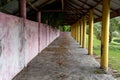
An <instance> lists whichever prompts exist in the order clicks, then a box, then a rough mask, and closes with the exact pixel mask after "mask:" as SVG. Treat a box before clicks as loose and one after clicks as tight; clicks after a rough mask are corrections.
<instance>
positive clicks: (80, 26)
mask: <svg viewBox="0 0 120 80" xmlns="http://www.w3.org/2000/svg"><path fill="white" fill-rule="evenodd" d="M79 26H80V45H81V19H80V21H79Z"/></svg>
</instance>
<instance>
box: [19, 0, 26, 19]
mask: <svg viewBox="0 0 120 80" xmlns="http://www.w3.org/2000/svg"><path fill="white" fill-rule="evenodd" d="M20 17H22V18H24V19H26V0H20Z"/></svg>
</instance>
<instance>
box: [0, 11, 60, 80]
mask: <svg viewBox="0 0 120 80" xmlns="http://www.w3.org/2000/svg"><path fill="white" fill-rule="evenodd" d="M38 28H40V30H38ZM58 36H59V30H54V29H52V28H51V27H50V26H48V25H46V24H40V26H38V23H37V22H33V21H29V20H26V21H25V22H23V19H22V18H19V17H15V16H11V15H7V14H4V13H0V80H11V79H12V78H13V77H14V76H15V75H16V74H18V73H19V72H20V71H21V70H22V69H23V68H24V67H25V66H27V64H28V63H29V62H30V61H31V60H32V59H33V58H34V57H35V56H36V55H37V54H38V53H39V52H40V51H42V50H43V49H44V48H45V47H47V46H48V45H49V44H50V43H51V42H52V41H53V40H54V39H56V38H57V37H58ZM38 37H40V39H39V38H38Z"/></svg>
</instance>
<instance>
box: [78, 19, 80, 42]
mask: <svg viewBox="0 0 120 80" xmlns="http://www.w3.org/2000/svg"><path fill="white" fill-rule="evenodd" d="M78 42H79V44H80V21H78Z"/></svg>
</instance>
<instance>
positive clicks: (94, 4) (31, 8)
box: [0, 0, 120, 24]
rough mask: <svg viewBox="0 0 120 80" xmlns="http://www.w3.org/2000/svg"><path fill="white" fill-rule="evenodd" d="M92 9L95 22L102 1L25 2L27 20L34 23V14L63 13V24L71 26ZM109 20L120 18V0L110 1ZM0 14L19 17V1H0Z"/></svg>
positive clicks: (37, 0)
mask: <svg viewBox="0 0 120 80" xmlns="http://www.w3.org/2000/svg"><path fill="white" fill-rule="evenodd" d="M90 9H94V18H95V21H100V20H101V17H102V0H27V18H28V19H31V20H34V21H36V17H35V15H36V13H37V12H38V11H41V12H42V14H44V13H53V12H54V13H56V14H57V13H64V17H65V18H64V24H73V23H75V22H76V21H77V20H78V19H80V18H81V17H82V16H84V15H87V18H89V13H88V12H89V10H90ZM110 11H111V18H112V17H116V16H120V0H110ZM0 12H4V13H7V14H12V15H16V16H19V0H0Z"/></svg>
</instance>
